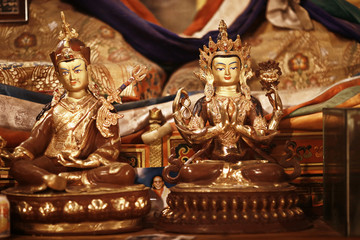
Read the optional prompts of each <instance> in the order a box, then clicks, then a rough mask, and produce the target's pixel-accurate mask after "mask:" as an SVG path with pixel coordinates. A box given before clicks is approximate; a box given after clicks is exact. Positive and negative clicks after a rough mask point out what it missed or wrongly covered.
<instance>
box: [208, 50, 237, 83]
mask: <svg viewBox="0 0 360 240" xmlns="http://www.w3.org/2000/svg"><path fill="white" fill-rule="evenodd" d="M212 73H213V75H214V83H215V85H216V86H231V85H235V84H238V83H239V81H240V79H239V76H240V59H239V58H238V57H236V56H231V57H215V58H214V60H213V62H212Z"/></svg>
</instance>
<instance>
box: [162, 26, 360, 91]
mask: <svg viewBox="0 0 360 240" xmlns="http://www.w3.org/2000/svg"><path fill="white" fill-rule="evenodd" d="M312 23H313V26H314V29H313V30H311V31H305V30H289V29H283V28H278V27H274V26H273V25H271V24H270V23H269V22H267V21H266V20H264V22H262V23H261V24H260V25H259V26H258V27H257V28H256V29H254V30H253V31H252V32H248V33H247V34H244V35H243V36H241V38H242V40H243V41H244V42H248V43H249V44H250V45H251V53H250V54H251V58H252V68H253V70H254V71H255V70H256V69H257V64H258V63H260V62H264V61H267V60H269V59H272V60H275V61H278V62H279V63H280V67H281V71H282V73H283V74H282V76H281V77H280V84H279V86H278V87H279V89H280V90H287V91H288V92H291V91H293V92H294V91H296V90H300V89H309V88H315V87H326V86H330V85H331V84H334V83H336V82H338V81H340V80H342V79H345V78H348V77H350V76H353V75H355V74H357V73H359V72H360V45H359V43H357V42H356V41H354V40H350V39H346V38H343V37H341V36H339V35H337V34H334V33H332V32H330V31H329V30H327V29H326V28H325V27H324V26H323V25H321V24H320V23H318V22H316V21H314V20H312ZM185 68H186V72H185ZM193 72H199V65H198V63H197V61H194V62H192V64H187V65H185V66H184V67H182V68H180V69H178V70H177V71H176V72H175V73H174V74H173V75H172V76H171V77H170V79H169V81H168V82H167V84H166V86H165V90H164V92H163V95H169V94H175V92H176V90H177V89H179V88H180V87H183V86H188V85H189V86H194V84H193V83H194V82H195V81H197V82H198V83H199V85H197V86H194V87H192V88H191V89H189V90H191V91H196V90H197V91H203V89H204V85H203V84H202V83H201V81H200V80H199V79H197V78H196V77H195V76H194V74H193ZM248 84H249V86H250V88H251V90H261V86H260V84H259V80H258V79H256V78H255V77H253V78H252V79H251V80H250V81H249V82H248ZM187 90H188V89H187Z"/></svg>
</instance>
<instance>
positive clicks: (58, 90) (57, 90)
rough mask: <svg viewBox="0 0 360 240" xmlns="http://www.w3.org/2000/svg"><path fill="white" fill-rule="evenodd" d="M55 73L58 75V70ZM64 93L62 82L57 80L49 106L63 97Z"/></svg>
mask: <svg viewBox="0 0 360 240" xmlns="http://www.w3.org/2000/svg"><path fill="white" fill-rule="evenodd" d="M56 75H57V76H59V72H56ZM64 94H65V88H64V86H63V85H62V83H60V82H59V84H58V85H57V87H56V88H55V90H54V92H53V98H52V100H51V106H52V107H53V106H55V105H56V104H57V103H58V102H59V101H60V99H61V98H63V97H64V96H63V95H64Z"/></svg>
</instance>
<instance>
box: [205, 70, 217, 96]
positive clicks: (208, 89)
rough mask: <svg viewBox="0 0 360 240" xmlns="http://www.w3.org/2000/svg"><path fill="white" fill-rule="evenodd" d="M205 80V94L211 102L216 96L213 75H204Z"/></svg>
mask: <svg viewBox="0 0 360 240" xmlns="http://www.w3.org/2000/svg"><path fill="white" fill-rule="evenodd" d="M204 78H205V80H206V84H205V88H204V94H205V100H206V101H207V102H210V100H211V98H212V97H213V96H214V93H215V89H214V76H213V75H212V74H211V73H207V74H204Z"/></svg>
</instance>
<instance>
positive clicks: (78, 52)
mask: <svg viewBox="0 0 360 240" xmlns="http://www.w3.org/2000/svg"><path fill="white" fill-rule="evenodd" d="M61 20H62V30H61V31H60V33H59V40H60V42H59V43H58V45H57V47H56V49H55V50H54V51H53V52H52V53H51V54H50V57H51V60H52V62H53V64H54V67H55V70H56V71H58V66H57V65H58V64H59V63H60V62H64V61H71V60H73V59H83V60H84V61H85V63H86V64H90V48H89V47H86V46H85V44H84V43H83V42H82V41H80V40H79V39H77V37H78V33H77V32H76V31H75V29H74V28H71V29H70V24H69V23H67V22H66V20H65V15H64V13H63V12H61Z"/></svg>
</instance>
